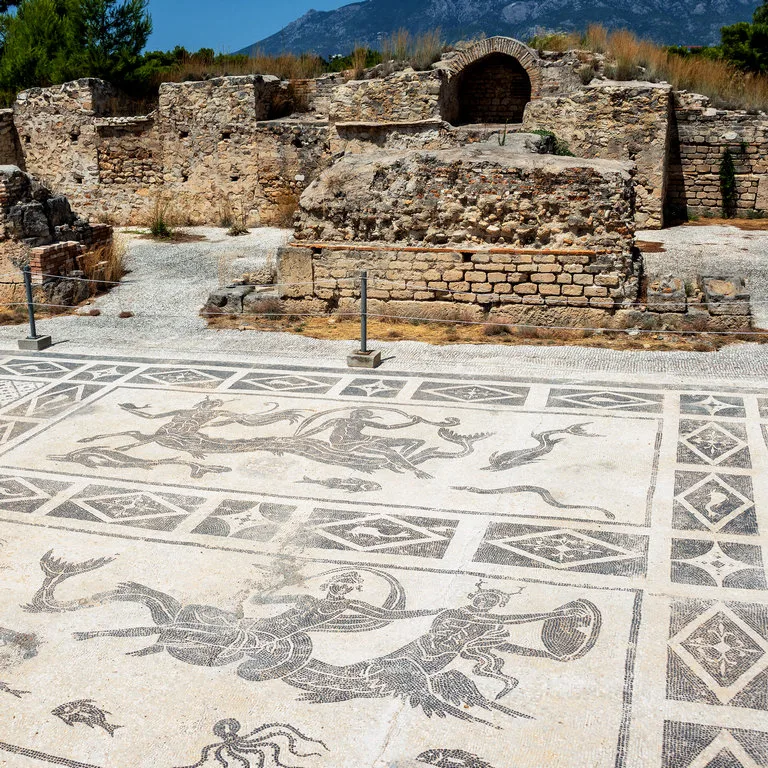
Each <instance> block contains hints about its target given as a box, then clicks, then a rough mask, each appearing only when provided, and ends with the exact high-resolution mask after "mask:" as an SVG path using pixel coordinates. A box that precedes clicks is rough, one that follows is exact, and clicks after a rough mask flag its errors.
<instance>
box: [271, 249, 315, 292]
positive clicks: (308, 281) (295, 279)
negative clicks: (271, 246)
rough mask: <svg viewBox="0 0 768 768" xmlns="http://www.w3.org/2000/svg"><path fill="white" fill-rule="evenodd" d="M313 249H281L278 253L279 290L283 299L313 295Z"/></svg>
mask: <svg viewBox="0 0 768 768" xmlns="http://www.w3.org/2000/svg"><path fill="white" fill-rule="evenodd" d="M312 257H313V255H312V249H311V248H293V247H290V246H288V247H285V248H280V249H279V250H278V252H277V283H278V285H277V290H278V294H279V296H280V297H281V298H285V297H290V298H301V297H303V296H308V295H310V294H311V293H312V287H313V286H312V280H313V268H312Z"/></svg>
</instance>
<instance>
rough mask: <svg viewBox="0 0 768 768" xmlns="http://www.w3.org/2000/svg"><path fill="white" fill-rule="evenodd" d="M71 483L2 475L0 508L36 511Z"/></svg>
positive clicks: (11, 510)
mask: <svg viewBox="0 0 768 768" xmlns="http://www.w3.org/2000/svg"><path fill="white" fill-rule="evenodd" d="M69 485H70V484H69V483H66V482H59V481H56V480H51V479H47V478H26V477H21V476H18V475H0V510H2V511H5V512H23V513H26V514H30V513H32V512H36V511H37V510H38V509H40V507H42V506H43V505H44V504H47V503H48V502H49V501H50V500H51V499H52V498H53V497H54V496H56V494H57V493H59V492H60V491H62V490H63V489H65V488H67V487H68V486H69Z"/></svg>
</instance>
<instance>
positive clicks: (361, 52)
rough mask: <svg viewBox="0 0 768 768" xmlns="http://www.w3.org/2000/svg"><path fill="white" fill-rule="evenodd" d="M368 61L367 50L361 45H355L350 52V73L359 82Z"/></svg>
mask: <svg viewBox="0 0 768 768" xmlns="http://www.w3.org/2000/svg"><path fill="white" fill-rule="evenodd" d="M367 61H368V49H367V48H366V47H365V46H363V45H356V46H355V50H354V51H352V72H353V76H354V78H355V79H356V80H359V79H360V78H361V77H362V76H363V73H364V72H365V64H366V62H367Z"/></svg>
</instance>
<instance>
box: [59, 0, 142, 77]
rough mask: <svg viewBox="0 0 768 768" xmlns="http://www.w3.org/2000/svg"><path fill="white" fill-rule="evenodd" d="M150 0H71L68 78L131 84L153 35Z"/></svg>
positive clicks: (66, 74) (65, 73) (66, 73)
mask: <svg viewBox="0 0 768 768" xmlns="http://www.w3.org/2000/svg"><path fill="white" fill-rule="evenodd" d="M147 5H148V0H123V1H122V2H119V1H118V0H69V6H70V10H69V14H68V38H69V39H68V43H69V45H68V48H69V51H70V54H69V57H68V61H67V67H66V70H67V71H66V72H64V73H62V74H63V75H65V76H71V77H100V78H103V79H104V80H108V81H109V82H112V83H116V84H118V85H123V84H126V83H127V82H130V81H131V80H132V79H133V77H134V74H135V72H136V69H137V68H138V67H139V66H140V64H141V52H142V50H143V49H144V46H145V45H146V44H147V39H148V38H149V35H150V33H151V32H152V21H151V19H150V17H149V13H148V12H147Z"/></svg>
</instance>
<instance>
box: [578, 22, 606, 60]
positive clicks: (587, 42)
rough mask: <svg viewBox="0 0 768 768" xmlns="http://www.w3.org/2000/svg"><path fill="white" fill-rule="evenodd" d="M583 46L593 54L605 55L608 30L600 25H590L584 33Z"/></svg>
mask: <svg viewBox="0 0 768 768" xmlns="http://www.w3.org/2000/svg"><path fill="white" fill-rule="evenodd" d="M583 45H584V47H585V48H586V49H587V50H590V51H594V52H595V53H605V52H606V51H607V50H608V30H607V29H606V28H605V27H604V26H603V25H602V24H590V25H589V26H588V27H587V31H586V32H585V33H584V40H583Z"/></svg>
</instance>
